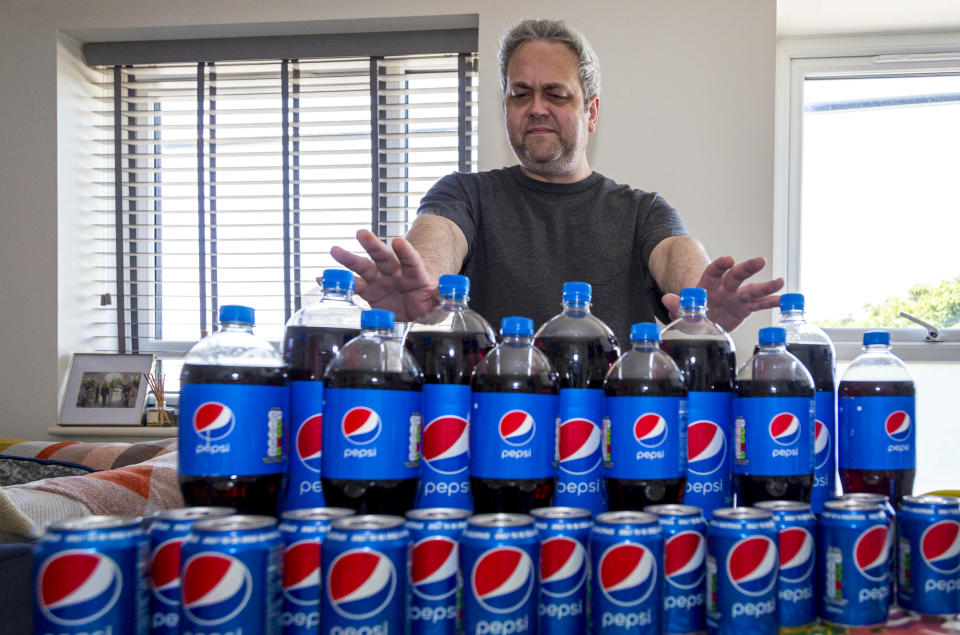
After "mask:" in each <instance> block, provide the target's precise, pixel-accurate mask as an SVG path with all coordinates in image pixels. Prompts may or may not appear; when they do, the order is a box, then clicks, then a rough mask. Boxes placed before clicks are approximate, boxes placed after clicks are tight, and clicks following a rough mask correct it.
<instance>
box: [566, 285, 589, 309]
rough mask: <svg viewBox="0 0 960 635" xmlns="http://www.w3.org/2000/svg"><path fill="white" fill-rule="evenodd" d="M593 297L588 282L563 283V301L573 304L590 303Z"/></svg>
mask: <svg viewBox="0 0 960 635" xmlns="http://www.w3.org/2000/svg"><path fill="white" fill-rule="evenodd" d="M592 296H593V287H591V286H590V283H589V282H564V283H563V301H564V302H570V303H573V304H583V303H585V302H590V299H591V298H592Z"/></svg>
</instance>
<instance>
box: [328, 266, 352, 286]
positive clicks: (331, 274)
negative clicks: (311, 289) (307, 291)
mask: <svg viewBox="0 0 960 635" xmlns="http://www.w3.org/2000/svg"><path fill="white" fill-rule="evenodd" d="M323 288H324V289H326V290H327V291H333V290H336V289H340V290H342V291H353V274H352V273H350V272H349V271H347V270H346V269H326V270H325V271H324V272H323Z"/></svg>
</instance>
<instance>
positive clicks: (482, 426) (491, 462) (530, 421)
mask: <svg viewBox="0 0 960 635" xmlns="http://www.w3.org/2000/svg"><path fill="white" fill-rule="evenodd" d="M556 434H557V398H556V395H535V394H528V393H496V392H490V393H474V395H473V417H472V419H471V422H470V476H471V477H475V478H494V479H537V478H552V477H554V476H555V475H556V463H555V462H554V459H555V458H556V451H557V448H556V439H557V436H556Z"/></svg>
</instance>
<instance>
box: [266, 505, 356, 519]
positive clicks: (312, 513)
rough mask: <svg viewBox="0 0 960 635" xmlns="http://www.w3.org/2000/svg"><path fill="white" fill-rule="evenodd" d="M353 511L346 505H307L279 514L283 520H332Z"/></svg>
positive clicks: (351, 513) (350, 513)
mask: <svg viewBox="0 0 960 635" xmlns="http://www.w3.org/2000/svg"><path fill="white" fill-rule="evenodd" d="M353 514H354V511H353V510H352V509H347V508H346V507H307V508H305V509H291V510H290V511H287V512H283V514H282V515H281V516H280V518H282V519H283V520H293V521H307V522H309V521H311V520H329V521H334V520H336V519H337V518H343V517H345V516H353Z"/></svg>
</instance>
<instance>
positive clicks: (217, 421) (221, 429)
mask: <svg viewBox="0 0 960 635" xmlns="http://www.w3.org/2000/svg"><path fill="white" fill-rule="evenodd" d="M235 423H236V417H234V416H233V410H230V408H229V407H228V406H227V405H226V404H222V403H217V402H216V401H208V402H207V403H205V404H203V405H201V406H200V407H199V408H197V410H196V412H194V413H193V429H194V430H195V431H196V433H197V434H198V435H200V438H202V439H204V440H205V441H207V442H208V443H209V442H210V441H219V440H220V439H223V438H225V437H226V436H228V435H229V434H230V432H231V431H233V426H234V424H235Z"/></svg>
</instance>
